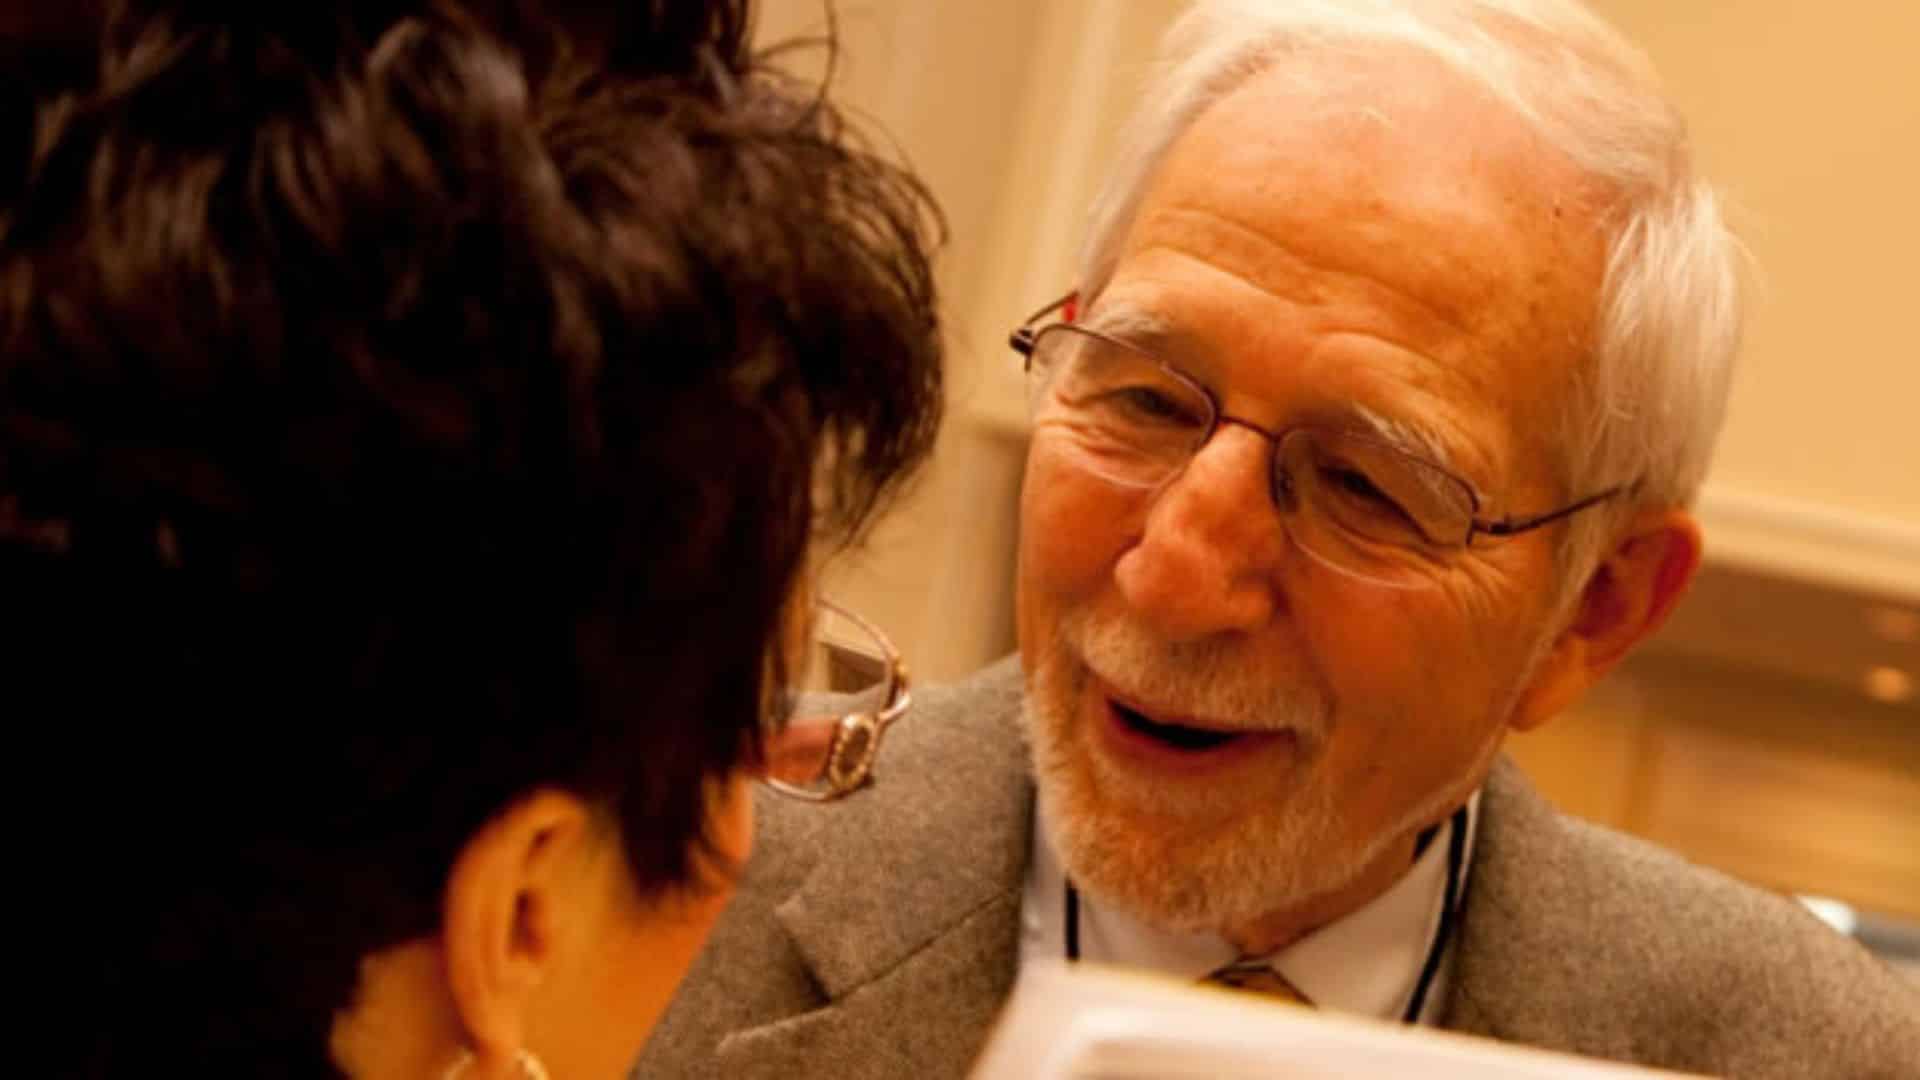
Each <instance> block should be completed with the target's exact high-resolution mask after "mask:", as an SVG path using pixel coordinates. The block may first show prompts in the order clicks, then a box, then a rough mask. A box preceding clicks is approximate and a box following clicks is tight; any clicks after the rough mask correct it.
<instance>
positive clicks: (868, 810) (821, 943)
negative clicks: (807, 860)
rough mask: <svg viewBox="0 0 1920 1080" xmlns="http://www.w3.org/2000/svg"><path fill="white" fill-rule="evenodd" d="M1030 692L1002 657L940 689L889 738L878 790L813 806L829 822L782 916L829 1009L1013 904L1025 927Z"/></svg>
mask: <svg viewBox="0 0 1920 1080" xmlns="http://www.w3.org/2000/svg"><path fill="white" fill-rule="evenodd" d="M1020 686H1021V681H1020V673H1019V668H1018V667H1017V666H1015V665H1013V664H1010V663H1002V664H998V665H995V666H994V667H992V668H989V669H987V671H986V672H984V673H982V674H981V675H979V676H976V677H975V678H974V679H971V680H968V682H967V683H964V684H962V685H960V686H958V687H955V688H954V689H953V690H952V691H948V692H945V693H941V692H937V691H936V692H933V693H930V694H928V695H927V697H926V698H925V699H924V700H923V701H922V702H920V703H919V704H918V705H916V707H915V710H914V713H913V714H912V716H911V718H910V719H909V721H907V723H906V724H903V725H902V727H901V728H899V729H896V731H895V732H894V735H897V736H902V737H900V738H898V739H897V740H896V739H895V738H894V735H890V736H889V742H888V744H887V745H886V746H885V747H884V748H883V757H882V759H881V762H880V767H879V769H878V770H877V774H876V776H877V779H876V783H875V786H874V787H873V789H872V790H869V791H866V792H863V793H861V794H860V795H859V796H858V797H856V798H854V799H851V800H848V801H847V802H845V803H843V804H839V805H836V806H831V807H824V808H802V810H803V811H804V810H808V809H814V810H817V811H821V812H824V814H826V815H830V819H829V820H827V821H823V822H822V823H821V824H822V826H823V827H824V830H825V831H824V832H822V833H821V834H819V835H820V838H821V840H822V841H823V842H822V843H820V844H818V845H817V846H816V847H815V848H814V858H813V860H812V865H811V866H810V868H809V869H808V870H807V871H806V872H805V874H804V877H803V878H802V880H801V881H800V884H799V885H798V887H797V888H796V889H795V890H794V891H793V892H792V893H791V895H789V896H788V897H787V898H786V899H785V900H783V901H781V902H780V903H779V904H778V905H777V906H776V908H775V911H774V915H775V918H776V919H777V921H778V922H779V924H780V926H781V927H782V928H783V929H784V930H785V931H786V933H787V935H788V937H789V939H790V940H791V942H792V944H793V946H794V949H795V950H796V952H797V953H798V955H799V956H800V957H801V958H802V959H803V961H804V962H805V964H806V965H807V967H808V968H809V970H810V971H811V973H812V975H813V977H814V978H815V980H816V981H817V982H818V984H819V986H820V988H821V989H822V991H823V992H824V993H825V995H826V996H827V998H828V999H829V1000H830V1001H837V1000H839V999H840V998H842V997H844V996H846V995H847V994H849V993H851V992H853V991H854V990H856V989H858V988H859V987H861V986H862V985H865V984H866V983H869V982H871V981H873V980H874V979H876V978H879V977H881V976H883V975H884V974H886V973H887V972H889V971H892V970H893V969H895V968H897V967H899V966H900V965H902V964H906V963H910V962H912V960H913V958H914V957H915V956H916V955H918V954H921V953H922V952H924V951H926V950H928V949H929V948H930V947H931V946H932V945H933V944H934V943H936V942H937V941H939V939H941V938H942V937H943V936H944V935H946V934H949V933H952V932H955V931H956V930H958V929H959V928H962V927H965V926H968V925H969V923H970V920H975V919H976V918H977V917H979V916H980V914H981V913H982V912H983V911H989V910H993V909H995V906H996V905H1000V906H1006V905H1004V904H1003V903H1002V902H1003V901H1006V900H1007V899H1008V898H1011V900H1012V904H1011V907H1010V911H1011V914H1009V915H1008V916H1007V917H1006V918H1007V920H1008V925H1007V927H1006V929H1007V930H1008V931H1009V932H1011V931H1012V930H1014V929H1015V926H1016V923H1017V917H1018V909H1019V891H1020V888H1021V884H1022V881H1023V878H1024V874H1025V868H1026V863H1027V853H1028V840H1029V836H1030V828H1029V822H1030V821H1031V817H1032V806H1033V788H1032V783H1031V781H1030V780H1029V774H1028V765H1027V758H1026V750H1025V743H1024V741H1023V740H1022V739H1021V738H1020V736H1019V734H1018V708H1019V700H1020ZM903 857H904V861H902V859H903Z"/></svg>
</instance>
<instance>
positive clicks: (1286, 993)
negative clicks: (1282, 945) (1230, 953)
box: [1201, 960, 1314, 1009]
mask: <svg viewBox="0 0 1920 1080" xmlns="http://www.w3.org/2000/svg"><path fill="white" fill-rule="evenodd" d="M1201 981H1202V982H1204V983H1207V984H1210V985H1213V986H1230V987H1232V988H1233V989H1235V990H1248V991H1252V992H1253V993H1256V994H1263V995H1265V996H1267V997H1270V998H1273V999H1275V1000H1277V1001H1291V1002H1293V1003H1294V1004H1295V1005H1305V1006H1306V1007H1307V1008H1309V1009H1311V1008H1313V1007H1314V1006H1313V1002H1312V1000H1310V999H1309V998H1308V997H1307V995H1305V994H1303V993H1301V992H1300V988H1299V987H1297V986H1295V985H1293V984H1292V983H1290V982H1288V981H1287V980H1286V978H1285V977H1284V976H1282V975H1281V974H1280V973H1279V972H1277V971H1275V970H1273V965H1272V964H1271V963H1269V962H1267V961H1265V960H1235V961H1234V962H1233V963H1231V964H1228V965H1227V966H1226V967H1223V968H1221V969H1220V970H1219V971H1216V972H1214V973H1213V974H1211V975H1208V976H1207V977H1206V978H1205V979H1202V980H1201Z"/></svg>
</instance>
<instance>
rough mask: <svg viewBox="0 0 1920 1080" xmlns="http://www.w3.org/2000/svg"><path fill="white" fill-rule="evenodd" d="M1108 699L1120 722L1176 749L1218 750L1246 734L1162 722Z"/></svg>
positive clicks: (1193, 751) (1194, 751) (1191, 751)
mask: <svg viewBox="0 0 1920 1080" xmlns="http://www.w3.org/2000/svg"><path fill="white" fill-rule="evenodd" d="M1108 702H1109V704H1111V705H1112V706H1113V712H1114V715H1116V716H1118V717H1119V718H1120V722H1121V723H1123V724H1125V725H1126V726H1127V728H1128V729H1129V730H1131V731H1134V732H1137V733H1139V734H1141V735H1144V736H1146V737H1147V738H1150V739H1153V740H1154V741H1156V742H1159V743H1162V744H1164V745H1166V746H1170V747H1172V748H1173V749H1175V750H1184V751H1187V752H1188V753H1199V752H1201V751H1205V750H1215V749H1218V748H1220V747H1222V746H1225V745H1227V744H1228V743H1230V742H1233V741H1234V740H1236V739H1239V738H1242V737H1243V735H1244V733H1243V732H1238V731H1215V730H1212V729H1209V728H1196V727H1187V726H1185V725H1182V724H1162V723H1160V722H1158V721H1155V720H1149V719H1147V718H1146V717H1145V716H1143V715H1141V714H1140V713H1138V712H1135V711H1134V710H1132V709H1129V708H1127V707H1126V706H1125V705H1122V704H1120V703H1119V702H1117V701H1113V700H1112V699H1111V698H1109V699H1108Z"/></svg>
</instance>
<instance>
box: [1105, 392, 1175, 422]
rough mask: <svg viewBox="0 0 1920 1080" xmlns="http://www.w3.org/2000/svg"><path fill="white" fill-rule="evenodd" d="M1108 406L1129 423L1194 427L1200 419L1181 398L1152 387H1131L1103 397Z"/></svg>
mask: <svg viewBox="0 0 1920 1080" xmlns="http://www.w3.org/2000/svg"><path fill="white" fill-rule="evenodd" d="M1103 400H1104V403H1105V407H1106V408H1108V409H1111V410H1114V411H1116V412H1118V413H1120V414H1122V415H1124V416H1125V417H1127V418H1128V419H1129V420H1133V421H1136V422H1145V423H1157V424H1191V423H1196V422H1197V418H1196V417H1195V416H1194V415H1193V410H1192V409H1191V408H1189V407H1188V406H1187V405H1186V404H1185V403H1184V402H1182V401H1181V400H1180V399H1178V398H1176V397H1174V396H1172V395H1171V394H1168V393H1165V392H1164V391H1161V390H1159V389H1156V388H1154V387H1151V386H1128V387H1123V388H1121V389H1118V390H1112V391H1109V392H1107V393H1106V394H1105V395H1103Z"/></svg>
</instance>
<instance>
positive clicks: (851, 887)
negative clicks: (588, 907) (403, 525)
mask: <svg viewBox="0 0 1920 1080" xmlns="http://www.w3.org/2000/svg"><path fill="white" fill-rule="evenodd" d="M1020 701H1021V678H1020V671H1019V668H1018V667H1017V666H1016V665H1015V664H1014V663H1013V662H1012V661H1003V662H1002V663H1000V664H996V665H995V666H993V667H991V668H988V669H986V670H985V671H983V672H981V673H979V674H977V675H975V676H974V677H973V678H972V679H970V680H969V681H967V682H965V683H963V684H961V685H959V686H956V687H951V688H947V689H932V690H927V691H925V692H923V693H922V694H921V695H920V699H919V703H918V704H917V705H916V707H915V709H914V711H913V713H912V714H910V715H909V716H908V717H907V718H906V719H905V720H904V721H902V723H901V724H900V725H899V726H898V727H896V728H895V729H894V730H893V731H892V732H890V733H889V734H888V742H887V745H886V746H885V748H884V749H883V751H882V757H881V760H880V763H879V769H878V772H877V781H876V784H875V787H874V788H873V789H872V790H870V791H866V792H862V793H861V794H860V795H858V796H856V797H855V798H853V799H850V800H847V801H845V802H841V803H836V804H831V805H827V806H809V805H801V804H794V803H788V802H784V801H782V800H780V799H778V798H777V797H769V798H763V799H761V800H760V802H759V804H758V805H757V807H756V810H757V812H758V813H759V821H758V826H757V829H756V837H755V845H756V849H755V852H754V855H753V857H752V859H751V861H750V862H749V864H748V867H747V869H746V872H745V875H744V878H743V879H742V881H741V888H740V892H739V895H738V897H737V899H736V900H735V902H734V904H733V906H732V908H731V909H730V910H729V911H728V913H727V914H726V915H725V916H724V917H723V918H722V919H721V922H720V924H719V926H718V927H716V929H715V932H714V935H713V938H712V941H711V943H710V945H709V947H708V949H707V951H706V952H705V954H703V956H702V957H701V959H700V960H699V961H698V962H697V963H696V964H695V966H694V968H693V970H692V972H691V973H690V974H689V977H688V979H687V982H686V983H685V984H684V985H683V986H682V987H681V990H680V992H679V994H678V996H677V997H676V998H675V1000H674V1003H673V1005H672V1006H671V1008H670V1009H669V1010H668V1012H667V1015H666V1016H665V1017H664V1018H663V1020H662V1022H661V1025H660V1027H659V1028H657V1029H656V1030H655V1032H654V1035H653V1037H652V1039H651V1041H650V1042H649V1043H648V1045H647V1048H646V1051H645V1053H644V1054H643V1056H642V1057H641V1060H640V1063H639V1065H638V1067H637V1070H636V1073H635V1075H637V1076H642V1077H683V1076H684V1077H707V1076H712V1077H807V1076H821V1077H836V1078H839V1077H848V1078H853V1077H861V1078H864V1077H875V1078H879V1077H889V1078H892V1077H907V1078H912V1080H937V1078H943V1077H958V1076H963V1075H965V1073H966V1070H967V1068H968V1066H969V1064H970V1063H971V1061H972V1059H973V1057H974V1055H975V1054H976V1053H977V1052H978V1051H979V1049H980V1047H981V1044H982V1042H983V1041H984V1039H985V1038H986V1035H987V1032H988V1028H989V1025H990V1024H991V1022H992V1020H993V1017H994V1015H995V1013H996V1011H997V1010H998V1008H999V1006H1000V1005H1001V1003H1002V1001H1003V1000H1004V999H1005V997H1006V995H1007V993H1008V991H1009V990H1010V988H1011V986H1012V983H1013V978H1014V973H1015V966H1016V962H1017V955H1018V949H1019V919H1020V904H1021V895H1022V887H1023V883H1024V876H1025V873H1026V866H1027V855H1028V847H1029V843H1030V837H1031V825H1030V820H1031V819H1030V815H1031V812H1032V801H1033V795H1032V784H1031V781H1030V779H1029V775H1028V770H1027V761H1026V752H1025V749H1024V746H1023V745H1022V742H1021V737H1020V733H1019V728H1018V722H1017V717H1018V710H1019V708H1020ZM1459 934H1460V936H1459V938H1458V939H1457V940H1458V950H1459V951H1458V953H1457V955H1456V960H1455V967H1454V973H1453V977H1452V980H1451V983H1450V991H1449V996H1448V1000H1447V1002H1446V1003H1445V1008H1444V1011H1443V1013H1442V1018H1443V1019H1442V1022H1443V1024H1444V1025H1445V1026H1446V1027H1449V1028H1453V1029H1455V1030H1458V1031H1464V1032H1469V1033H1474V1034H1480V1035H1487V1036H1491V1037H1493V1038H1497V1039H1505V1040H1510V1041H1514V1042H1522V1043H1530V1044H1532V1045H1535V1046H1541V1047H1547V1048H1550V1049H1556V1050H1564V1051H1571V1052H1574V1053H1580V1054H1587V1055H1592V1056H1596V1057H1605V1058H1613V1059H1617V1060H1622V1061H1632V1062H1640V1063H1643V1064H1651V1065H1660V1066H1664V1067H1667V1068H1675V1069H1682V1070H1693V1071H1699V1072H1709V1073H1719V1074H1724V1075H1731V1076H1740V1077H1747V1076H1779V1077H1807V1076H1844V1077H1920V993H1916V992H1915V991H1914V990H1913V989H1912V988H1911V987H1910V986H1908V985H1907V984H1906V983H1905V982H1903V981H1902V980H1900V978H1899V977H1898V976H1896V975H1895V974H1894V973H1893V972H1892V971H1891V969H1889V968H1888V967H1887V966H1886V965H1884V964H1882V963H1880V962H1879V961H1877V960H1876V959H1874V958H1873V957H1871V956H1870V955H1868V954H1867V953H1866V952H1865V951H1863V950H1862V949H1860V948H1859V947H1857V946H1856V945H1854V944H1853V943H1852V942H1850V941H1848V940H1846V939H1844V938H1842V937H1840V936H1838V935H1836V934H1834V933H1832V932H1830V931H1829V930H1827V929H1826V927H1824V926H1822V925H1821V924H1819V923H1818V922H1817V921H1816V920H1814V919H1813V918H1812V917H1810V916H1808V915H1807V914H1806V913H1805V912H1803V911H1801V910H1800V909H1799V908H1798V906H1797V905H1794V904H1791V903H1789V902H1787V901H1784V900H1781V899H1779V898H1777V897H1774V896H1772V895H1770V894H1766V893H1762V892H1760V891H1759V890H1756V889H1753V888H1750V887H1748V886H1745V885H1742V884H1739V883H1738V882H1735V881H1733V880H1732V879H1730V878H1727V877H1725V876H1723V875H1720V874H1717V873H1714V872H1712V871H1709V870H1705V869H1702V868H1700V867H1696V866H1693V865H1690V864H1688V863H1686V862H1684V861H1682V860H1681V859H1679V858H1677V857H1675V856H1673V855H1671V854H1669V853H1666V852H1664V851H1661V850H1660V849H1658V848H1654V847H1651V846H1649V845H1647V844H1644V843H1641V842H1638V841H1635V840H1632V839H1629V838H1627V837H1624V836H1620V835H1618V834H1615V833H1612V832H1609V831H1607V830H1604V829H1600V828H1597V827H1595V826H1592V825H1588V824H1584V823H1581V822H1578V821H1575V820H1573V819H1570V818H1567V817H1564V816H1562V815H1560V814H1558V813H1556V812H1555V811H1554V810H1552V809H1551V808H1550V807H1549V806H1547V804H1546V803H1545V802H1544V801H1543V800H1542V799H1541V798H1540V797H1539V796H1538V795H1536V794H1535V793H1534V792H1533V790H1532V789H1531V788H1530V787H1529V786H1528V784H1527V782H1526V781H1525V779H1524V778H1522V777H1521V776H1520V774H1519V772H1518V771H1517V770H1516V769H1515V768H1514V767H1513V766H1511V765H1510V764H1508V763H1506V762H1504V761H1503V762H1502V763H1501V764H1500V765H1498V766H1497V767H1496V768H1495V770H1494V772H1493V774H1492V775H1491V776H1490V777H1489V778H1488V781H1487V785H1486V789H1485V795H1484V796H1483V798H1482V801H1481V816H1480V826H1479V833H1478V839H1477V841H1476V844H1475V849H1474V857H1473V868H1472V873H1471V876H1470V878H1469V882H1468V894H1467V902H1466V905H1465V907H1464V909H1463V911H1462V917H1461V923H1460V930H1459Z"/></svg>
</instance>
